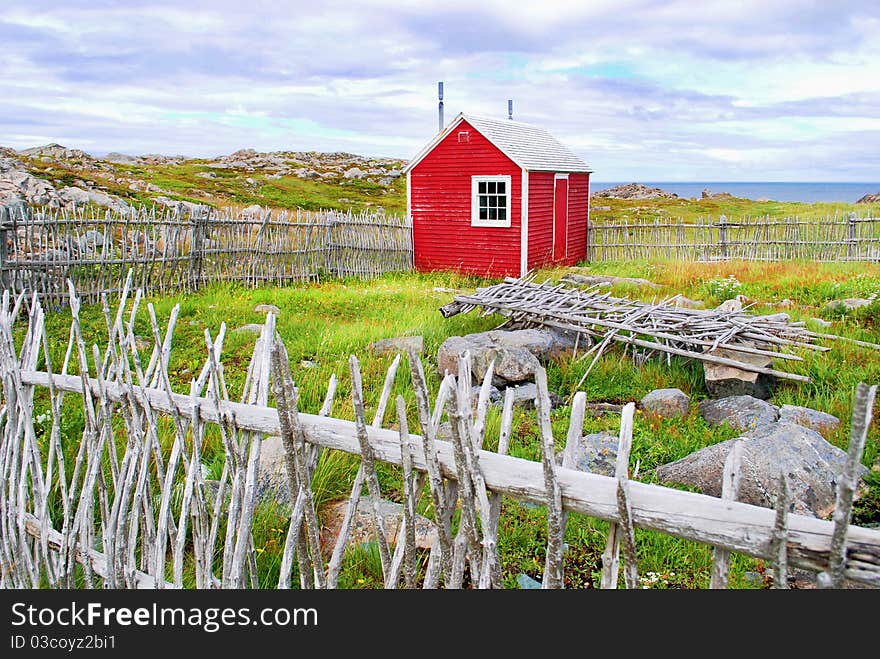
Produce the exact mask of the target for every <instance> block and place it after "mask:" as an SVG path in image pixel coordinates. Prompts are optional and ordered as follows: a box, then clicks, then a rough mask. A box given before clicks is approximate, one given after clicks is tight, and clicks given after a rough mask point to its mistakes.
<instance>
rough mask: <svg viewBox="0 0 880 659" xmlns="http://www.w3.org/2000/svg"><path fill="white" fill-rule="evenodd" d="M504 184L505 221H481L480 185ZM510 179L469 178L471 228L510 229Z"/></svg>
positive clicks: (502, 175)
mask: <svg viewBox="0 0 880 659" xmlns="http://www.w3.org/2000/svg"><path fill="white" fill-rule="evenodd" d="M492 182H496V183H504V190H505V197H506V198H507V206H506V208H507V219H504V220H481V219H480V195H479V184H480V183H492ZM511 196H512V195H511V177H510V176H509V175H504V174H498V175H495V176H471V226H472V227H497V228H499V229H504V228H508V227H510V216H511V213H512V212H513V211H512V208H511V206H510V200H511Z"/></svg>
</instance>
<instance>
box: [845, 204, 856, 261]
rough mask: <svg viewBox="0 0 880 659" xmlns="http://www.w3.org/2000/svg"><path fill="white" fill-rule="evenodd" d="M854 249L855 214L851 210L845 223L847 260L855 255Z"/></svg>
mask: <svg viewBox="0 0 880 659" xmlns="http://www.w3.org/2000/svg"><path fill="white" fill-rule="evenodd" d="M855 251H856V214H855V212H852V213H850V214H849V219H848V221H847V224H846V258H847V260H848V261H852V260H853V258H854V257H855Z"/></svg>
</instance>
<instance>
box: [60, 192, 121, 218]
mask: <svg viewBox="0 0 880 659" xmlns="http://www.w3.org/2000/svg"><path fill="white" fill-rule="evenodd" d="M58 197H59V198H60V199H61V201H62V203H63V205H65V206H83V205H85V204H95V205H96V206H101V207H102V208H109V209H110V210H113V211H116V212H118V213H127V212H128V211H130V210H131V206H129V205H128V204H127V203H125V202H124V201H122V199H120V198H119V197H116V196H114V195H110V194H106V193H104V192H99V191H97V190H84V189H82V188H77V187H66V188H62V189H61V190H60V191H59V192H58Z"/></svg>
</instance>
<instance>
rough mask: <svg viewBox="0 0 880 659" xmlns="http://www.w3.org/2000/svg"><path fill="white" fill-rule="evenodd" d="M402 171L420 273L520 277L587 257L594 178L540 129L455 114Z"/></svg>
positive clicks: (578, 159)
mask: <svg viewBox="0 0 880 659" xmlns="http://www.w3.org/2000/svg"><path fill="white" fill-rule="evenodd" d="M404 171H405V172H406V183H407V213H408V214H409V215H410V217H411V218H412V222H413V249H414V252H415V267H416V269H417V270H420V271H426V270H457V271H459V272H465V273H469V274H477V275H487V276H493V277H503V276H522V275H525V274H526V272H528V271H529V270H531V269H533V268H536V267H540V266H543V265H547V264H551V263H559V264H564V265H573V264H575V263H577V262H578V261H580V260H581V259H583V258H584V257H585V256H586V247H587V221H588V218H589V214H590V172H591V171H592V170H591V169H590V168H589V166H587V164H586V163H584V162H583V161H582V160H581V159H580V158H578V157H577V156H576V155H574V153H572V152H571V151H570V150H569V149H568V148H566V147H565V146H563V145H562V144H560V143H559V142H558V141H557V140H556V139H555V138H554V137H553V136H552V135H550V134H549V133H548V132H547V131H545V130H544V129H543V128H538V127H537V126H532V125H530V124H524V123H521V122H518V121H510V120H505V119H488V118H485V117H475V116H473V115H466V114H464V113H462V114H459V115H458V116H457V117H456V118H455V119H453V120H452V121H451V122H450V123H449V125H448V126H447V127H446V128H445V129H444V130H443V132H441V133H440V134H438V135H437V137H435V138H434V140H433V141H432V142H431V143H430V144H428V145H427V146H426V147H425V148H424V149H422V151H421V152H419V154H418V155H417V156H416V157H415V158H413V159H412V160H411V161H410V163H409V164H408V165H407V166H406V169H405V170H404Z"/></svg>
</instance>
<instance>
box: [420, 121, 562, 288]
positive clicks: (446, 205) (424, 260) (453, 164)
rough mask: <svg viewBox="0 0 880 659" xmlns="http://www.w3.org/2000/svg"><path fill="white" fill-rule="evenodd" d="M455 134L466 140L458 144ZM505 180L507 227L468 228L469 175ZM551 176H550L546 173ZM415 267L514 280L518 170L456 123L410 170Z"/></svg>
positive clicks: (471, 130) (470, 129)
mask: <svg viewBox="0 0 880 659" xmlns="http://www.w3.org/2000/svg"><path fill="white" fill-rule="evenodd" d="M461 131H468V132H469V141H467V142H462V141H459V133H460V132H461ZM493 175H502V176H504V175H506V176H510V178H511V198H510V215H511V222H510V227H504V228H496V227H472V226H471V176H493ZM551 178H552V175H551ZM410 188H411V191H410V194H411V209H410V213H411V215H412V220H413V249H414V252H415V255H414V261H415V267H416V269H417V270H420V271H429V270H457V271H459V272H465V273H470V274H477V275H488V276H494V277H502V276H507V275H513V276H519V271H520V214H521V213H520V210H521V188H522V170H521V169H520V167H519V166H517V165H516V164H515V163H514V162H513V161H512V160H511V159H510V158H508V157H507V156H505V155H504V154H503V153H501V151H499V150H498V148H497V147H495V146H494V145H493V144H492V143H491V142H489V141H488V140H487V139H486V138H485V137H483V136H482V135H481V134H480V133H478V132H477V131H476V130H475V129H474V128H473V127H472V126H471V125H470V124H468V123H467V122H466V121H462V122H461V124H459V126H458V127H457V128H455V129H454V130H453V131H452V132H451V133H450V134H449V135H448V136H447V137H446V138H445V139H444V140H443V141H441V142H440V143H439V144H438V145H437V146H435V147H434V148H433V149H432V150H431V152H430V153H428V154H427V155H426V156H425V157H424V159H423V160H422V161H421V162H420V163H419V164H418V165H416V166H415V167H414V168H413V170H412V171H411V172H410Z"/></svg>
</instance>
